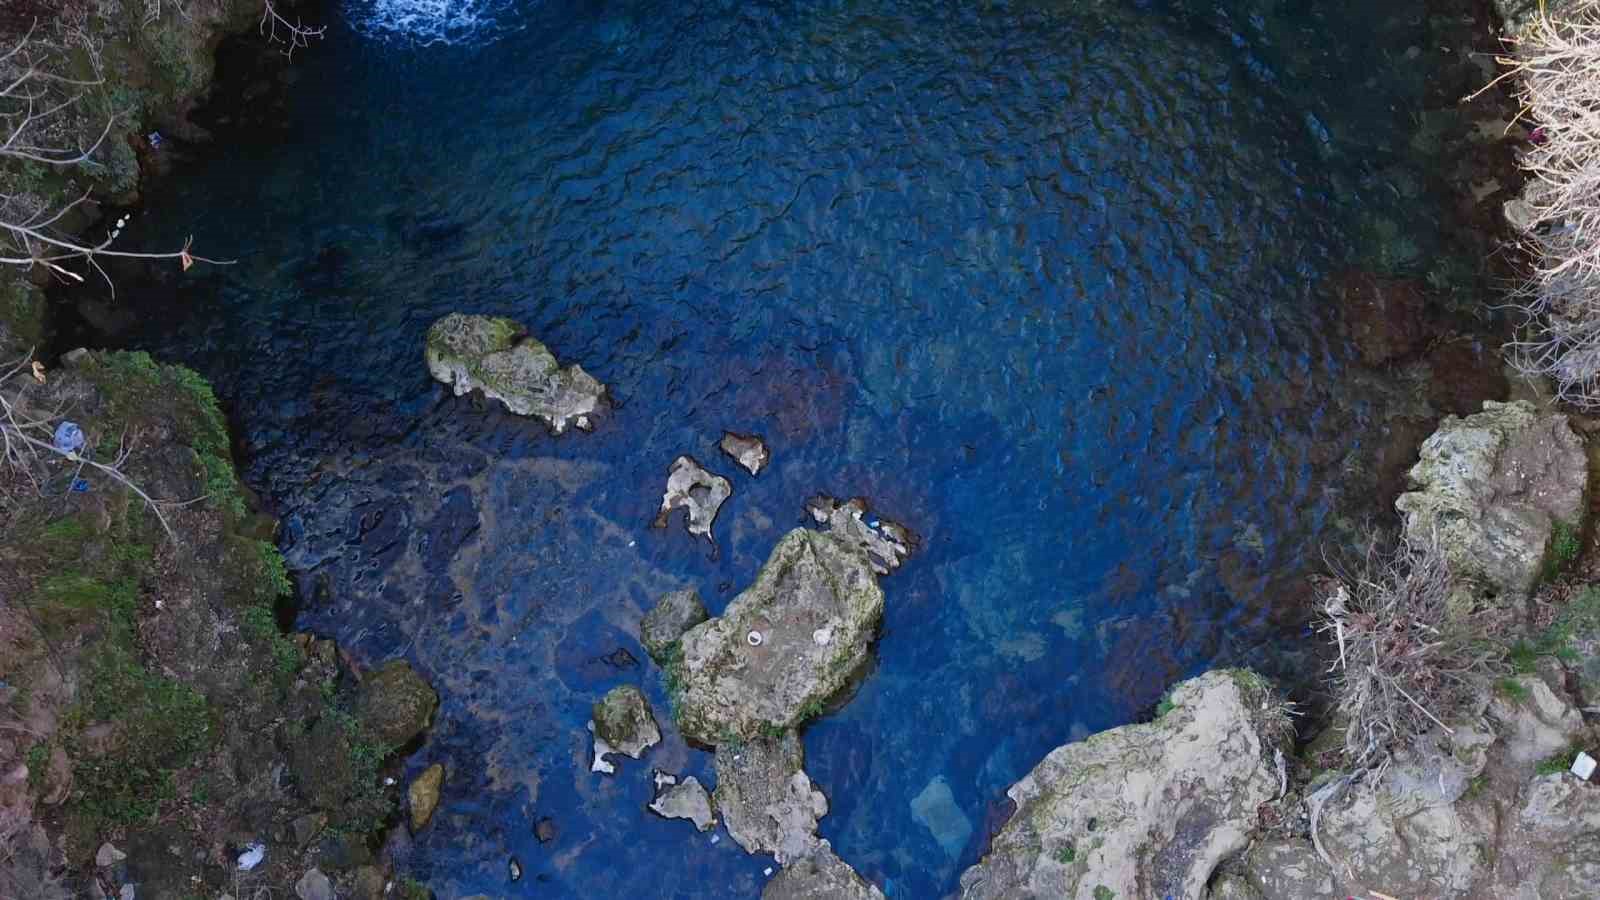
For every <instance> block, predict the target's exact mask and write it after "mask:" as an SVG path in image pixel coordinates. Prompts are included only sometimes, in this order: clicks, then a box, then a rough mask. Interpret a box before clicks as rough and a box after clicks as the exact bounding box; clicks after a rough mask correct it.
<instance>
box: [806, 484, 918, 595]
mask: <svg viewBox="0 0 1600 900" xmlns="http://www.w3.org/2000/svg"><path fill="white" fill-rule="evenodd" d="M806 510H807V511H808V512H810V513H811V517H812V518H813V519H815V520H816V521H817V524H819V525H822V526H824V527H825V528H826V529H827V530H828V531H829V532H831V533H833V534H836V535H838V536H839V537H841V538H844V539H845V540H846V541H849V542H850V543H851V544H854V545H855V546H856V547H859V548H860V549H861V551H862V552H863V553H865V554H867V558H868V559H869V560H871V561H872V570H873V571H874V572H877V573H878V574H879V575H888V574H889V573H890V572H893V571H894V570H896V569H898V568H900V564H901V563H902V562H905V560H906V557H908V556H910V555H911V554H912V553H913V552H914V551H915V550H916V548H917V536H916V535H915V534H913V533H912V532H911V529H909V528H907V527H905V526H904V525H900V524H898V523H895V522H891V521H889V520H888V519H880V518H878V517H877V516H872V515H869V514H868V511H867V501H866V499H865V498H862V497H856V498H854V499H852V500H847V501H845V502H844V503H840V502H839V501H837V500H835V499H833V498H832V497H829V496H828V495H827V494H818V495H817V496H815V497H812V498H811V499H810V500H808V501H806Z"/></svg>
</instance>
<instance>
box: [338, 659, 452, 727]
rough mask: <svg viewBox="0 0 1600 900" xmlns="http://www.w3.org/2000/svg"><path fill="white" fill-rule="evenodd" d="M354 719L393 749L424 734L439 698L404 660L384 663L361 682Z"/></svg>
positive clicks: (436, 707)
mask: <svg viewBox="0 0 1600 900" xmlns="http://www.w3.org/2000/svg"><path fill="white" fill-rule="evenodd" d="M355 705H356V717H357V718H358V719H360V720H361V724H362V725H363V726H365V727H366V729H367V732H368V733H369V734H370V735H372V737H373V739H374V740H376V741H378V743H380V744H382V745H383V746H385V747H388V748H390V749H396V748H399V747H404V746H405V745H407V744H409V743H411V741H412V740H413V739H415V738H416V737H417V736H418V735H420V734H422V732H424V731H426V730H427V728H428V723H429V722H431V721H433V711H434V710H435V709H438V708H439V695H438V694H437V693H435V692H434V690H433V688H431V687H429V686H428V683H427V682H426V681H424V680H422V676H421V675H418V674H417V673H416V670H414V669H412V668H411V664H410V663H407V662H406V661H404V660H399V659H397V660H393V661H391V662H388V663H385V664H384V665H383V666H382V667H380V668H379V669H377V670H376V671H374V672H370V673H368V674H367V676H366V677H365V678H363V679H361V687H360V690H359V692H358V693H357V695H356V703H355Z"/></svg>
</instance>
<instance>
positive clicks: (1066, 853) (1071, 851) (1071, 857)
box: [1056, 844, 1078, 866]
mask: <svg viewBox="0 0 1600 900" xmlns="http://www.w3.org/2000/svg"><path fill="white" fill-rule="evenodd" d="M1077 859H1078V848H1076V847H1074V846H1072V845H1071V844H1068V845H1066V846H1065V847H1062V848H1061V849H1060V850H1057V851H1056V860H1057V861H1059V862H1060V863H1061V864H1062V865H1064V866H1070V865H1072V864H1073V862H1075V861H1076V860H1077Z"/></svg>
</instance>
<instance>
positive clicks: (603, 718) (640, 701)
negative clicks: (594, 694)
mask: <svg viewBox="0 0 1600 900" xmlns="http://www.w3.org/2000/svg"><path fill="white" fill-rule="evenodd" d="M593 712H594V736H595V740H596V743H597V744H598V742H600V741H604V742H605V743H606V745H607V746H609V747H610V748H611V749H613V750H616V751H617V752H618V753H625V754H627V755H628V756H630V757H632V758H634V759H638V758H639V757H640V756H642V755H644V751H645V750H646V749H648V748H650V747H653V746H655V745H656V744H659V743H661V729H660V728H659V727H657V726H656V717H655V714H654V713H652V712H651V711H650V701H648V700H646V699H645V698H644V694H642V693H640V691H639V689H638V688H636V687H634V686H633V685H631V684H625V685H622V686H620V687H614V688H612V689H611V690H610V691H608V692H607V693H606V695H605V696H604V697H603V698H601V699H600V702H598V703H596V704H595V705H594V710H593ZM596 755H597V756H598V755H599V754H598V752H597V753H596Z"/></svg>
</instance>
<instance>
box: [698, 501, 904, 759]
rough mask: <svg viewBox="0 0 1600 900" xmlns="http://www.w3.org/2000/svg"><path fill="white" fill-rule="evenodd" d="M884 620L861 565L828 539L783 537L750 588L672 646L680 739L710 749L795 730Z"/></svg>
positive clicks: (877, 592) (861, 655) (877, 593)
mask: <svg viewBox="0 0 1600 900" xmlns="http://www.w3.org/2000/svg"><path fill="white" fill-rule="evenodd" d="M882 616H883V591H882V589H880V588H879V587H878V582H877V577H876V576H875V575H874V574H873V572H872V568H871V566H870V565H869V564H868V562H867V558H866V556H864V555H863V554H862V553H860V552H859V551H858V550H856V549H855V548H853V547H851V546H850V545H849V544H848V543H847V542H845V541H844V540H842V539H840V538H837V537H835V536H833V535H828V534H820V533H818V532H815V531H809V530H807V529H804V528H797V529H795V530H794V531H791V532H789V533H788V534H787V535H785V536H784V537H783V539H782V540H780V541H779V542H778V545H777V546H776V547H774V548H773V550H772V555H771V556H769V557H768V559H767V562H766V564H765V565H763V566H762V568H761V572H760V573H759V574H758V575H757V576H756V581H755V583H754V584H753V585H751V586H750V587H749V588H747V589H745V590H744V591H743V592H742V593H740V594H739V596H737V597H735V598H734V599H733V602H732V603H730V604H728V608H727V610H726V611H725V612H724V613H723V614H722V615H721V616H718V617H717V618H714V619H709V620H707V621H705V622H702V623H700V624H699V625H696V626H695V627H694V628H692V629H690V630H689V632H688V633H687V634H685V635H684V636H683V638H682V639H681V640H680V641H679V646H680V647H681V648H682V651H683V652H682V655H681V657H680V658H679V659H677V660H675V661H674V662H673V663H672V668H673V671H672V673H671V675H672V680H673V681H674V683H675V684H676V688H675V697H674V701H675V708H676V712H677V717H678V728H679V730H680V731H681V732H682V733H683V734H684V736H685V737H687V738H689V739H691V740H694V741H698V742H700V743H703V744H707V745H713V746H714V745H717V744H720V743H723V742H727V741H734V742H738V741H746V740H749V739H751V738H754V737H756V736H758V735H760V734H763V733H770V732H771V731H772V730H773V729H787V728H794V727H797V726H799V725H800V724H801V723H802V722H803V721H805V720H806V719H808V718H810V717H812V716H814V715H815V714H816V713H817V712H819V711H820V710H821V708H822V706H823V704H824V703H826V702H827V701H828V700H829V699H830V698H832V697H833V696H834V695H836V694H837V693H839V691H840V690H841V689H842V688H844V687H845V685H846V683H847V682H848V680H849V678H850V676H851V674H852V673H854V672H855V671H856V670H857V669H859V668H860V667H861V665H862V664H863V663H864V662H866V660H867V657H868V654H869V653H870V652H871V648H870V644H871V641H872V639H873V637H874V635H875V633H876V630H877V627H878V622H879V620H880V619H881V618H882Z"/></svg>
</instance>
